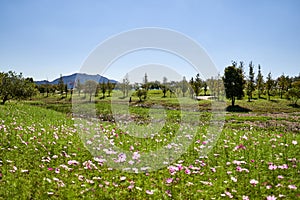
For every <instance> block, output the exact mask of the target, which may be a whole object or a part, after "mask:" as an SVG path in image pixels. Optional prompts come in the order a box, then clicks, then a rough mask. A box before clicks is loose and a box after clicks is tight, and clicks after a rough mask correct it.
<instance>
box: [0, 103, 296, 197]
mask: <svg viewBox="0 0 300 200" xmlns="http://www.w3.org/2000/svg"><path fill="white" fill-rule="evenodd" d="M172 114H174V115H175V114H176V112H175V111H174V112H170V113H169V115H172ZM270 117H272V116H270ZM299 118H300V115H299V113H287V114H285V115H284V117H282V118H281V121H278V123H281V122H282V121H284V122H285V123H286V124H287V125H286V126H288V124H295V123H298V122H299ZM239 119H240V120H239ZM263 119H265V117H264V118H261V116H260V115H259V114H258V115H255V116H254V117H253V118H251V116H247V119H246V117H245V116H243V115H239V114H230V113H227V117H226V123H225V125H224V128H223V131H222V133H221V134H220V137H219V138H218V141H217V143H216V144H215V145H214V146H213V147H211V151H209V153H208V154H203V155H202V153H201V152H203V151H202V149H205V148H207V145H209V141H208V139H207V137H206V136H205V134H203V132H204V129H205V126H207V124H206V123H205V121H206V117H203V118H202V120H203V123H202V124H201V125H199V127H200V128H196V127H193V126H190V127H189V126H186V127H183V128H178V126H179V125H178V122H177V121H176V120H175V118H174V121H172V120H171V121H170V122H167V123H166V125H165V126H164V127H163V129H162V131H161V132H159V133H157V134H154V135H150V136H149V137H148V138H147V139H145V138H135V137H132V136H130V135H129V134H128V133H127V132H126V131H123V130H121V129H118V127H117V126H116V125H115V124H114V123H113V122H108V121H101V123H100V124H98V125H97V126H96V128H97V129H95V126H91V129H92V128H93V130H85V131H86V132H90V133H91V134H90V135H89V134H87V135H84V137H83V136H82V135H80V134H79V132H80V130H82V129H84V128H85V127H80V124H78V123H77V122H76V120H74V118H72V117H71V116H69V115H66V114H64V113H59V112H56V111H53V110H48V109H44V108H40V107H35V106H31V105H27V104H23V103H20V102H18V103H14V102H11V103H8V104H6V105H5V106H3V105H1V106H0V134H1V137H0V188H1V189H0V199H243V200H247V199H268V200H271V199H297V198H300V146H299V145H300V134H299V129H298V130H297V129H296V130H295V129H288V128H285V126H278V128H274V127H273V126H262V125H261V124H259V121H260V120H261V121H263ZM273 120H275V118H273ZM241 122H242V123H241ZM287 122H290V123H287ZM282 124H283V123H282ZM174 127H177V128H176V130H178V131H179V133H180V136H181V137H182V138H185V139H184V140H183V139H179V140H172V138H173V137H174V132H172V130H173V129H174ZM95 130H96V131H95ZM191 131H196V135H195V136H194V137H192V136H191ZM101 139H102V140H101ZM104 139H105V140H104ZM99 140H101V142H99ZM149 141H150V142H149ZM169 141H172V142H171V143H170V145H166V144H168V142H169ZM182 141H188V142H189V146H188V148H187V149H185V152H184V153H183V154H182V155H181V154H180V155H179V156H177V154H179V153H182V152H180V151H181V150H180V147H181V145H182ZM104 142H106V143H109V144H110V145H111V146H116V147H118V149H123V150H124V152H125V151H126V152H128V153H120V152H116V151H114V150H113V149H110V148H106V147H107V146H106V145H105V143H104ZM101 145H102V146H101ZM165 145H166V146H165ZM159 148H164V149H166V151H164V152H168V156H163V155H161V157H163V158H164V159H160V156H159V155H156V156H157V157H153V158H152V159H153V160H151V159H150V160H148V162H149V165H150V164H151V163H153V162H154V161H156V162H163V165H164V167H161V168H159V169H158V170H151V168H149V167H147V166H145V163H146V160H144V161H143V159H144V157H143V156H144V154H145V152H150V151H153V150H155V149H159ZM89 150H90V151H91V152H92V153H91V152H90V151H89ZM98 152H101V153H100V154H99V155H98V154H97V153H98ZM165 158H169V160H166V159H165ZM111 160H113V162H114V163H117V164H118V166H120V165H124V168H123V169H122V170H121V169H116V168H114V167H113V165H112V164H111V163H110V162H112V161H111ZM141 163H142V164H143V165H142V164H141ZM139 164H140V165H139ZM128 166H129V167H128ZM130 166H132V167H130Z"/></svg>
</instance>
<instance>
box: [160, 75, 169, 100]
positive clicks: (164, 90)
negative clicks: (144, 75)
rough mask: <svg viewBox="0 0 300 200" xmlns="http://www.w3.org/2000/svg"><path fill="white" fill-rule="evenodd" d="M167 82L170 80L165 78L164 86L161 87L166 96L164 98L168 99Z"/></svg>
mask: <svg viewBox="0 0 300 200" xmlns="http://www.w3.org/2000/svg"><path fill="white" fill-rule="evenodd" d="M167 82H168V79H167V77H165V76H164V77H163V84H162V85H161V89H162V92H163V94H164V97H166V94H167V91H168V87H167Z"/></svg>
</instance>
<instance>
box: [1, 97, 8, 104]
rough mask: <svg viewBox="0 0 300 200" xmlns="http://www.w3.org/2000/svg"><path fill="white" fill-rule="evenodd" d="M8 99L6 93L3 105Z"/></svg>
mask: <svg viewBox="0 0 300 200" xmlns="http://www.w3.org/2000/svg"><path fill="white" fill-rule="evenodd" d="M7 100H8V96H7V95H5V96H4V97H3V99H2V103H1V104H2V105H4V104H5V102H6V101H7Z"/></svg>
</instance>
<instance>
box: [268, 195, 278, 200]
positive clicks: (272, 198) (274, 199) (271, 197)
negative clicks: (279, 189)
mask: <svg viewBox="0 0 300 200" xmlns="http://www.w3.org/2000/svg"><path fill="white" fill-rule="evenodd" d="M267 200H276V197H275V196H274V195H272V196H267Z"/></svg>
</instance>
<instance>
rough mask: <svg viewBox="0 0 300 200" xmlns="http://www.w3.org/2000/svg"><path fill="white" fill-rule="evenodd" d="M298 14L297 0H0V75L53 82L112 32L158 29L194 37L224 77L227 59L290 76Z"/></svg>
mask: <svg viewBox="0 0 300 200" xmlns="http://www.w3.org/2000/svg"><path fill="white" fill-rule="evenodd" d="M299 9H300V1H297V0H294V1H292V0H286V1H280V0H269V1H268V0H257V1H239V0H210V1H209V0H208V1H201V0H184V1H183V0H175V1H164V0H154V1H143V0H137V1H130V0H128V1H114V0H100V1H97V0H95V1H92V0H87V1H83V0H82V1H76V0H72V1H71V0H70V1H67V0H51V1H50V0H28V1H21V0H12V1H10V0H1V1H0V28H1V29H0V71H8V70H13V71H16V72H18V73H19V72H23V74H24V76H30V77H33V78H34V79H35V80H43V79H47V78H48V79H49V80H53V79H54V78H57V77H59V75H60V74H63V75H67V74H71V73H73V72H77V71H79V70H80V66H81V65H82V63H83V62H84V60H85V59H86V58H87V56H88V55H89V53H90V52H91V51H92V50H93V49H95V47H97V45H99V44H100V43H101V42H103V41H104V40H105V39H107V38H109V37H111V36H112V35H115V34H118V33H120V32H123V31H127V30H130V29H135V28H142V27H161V28H168V29H173V30H176V31H179V32H181V33H183V34H185V35H187V36H189V37H191V38H193V39H194V40H195V41H196V42H198V43H199V44H200V45H201V46H202V47H203V48H204V49H205V50H206V52H207V53H208V55H209V56H210V58H211V59H212V60H213V62H214V63H215V65H216V67H217V68H218V70H219V71H220V72H221V73H223V71H224V68H225V67H226V66H228V65H229V64H230V63H231V60H237V61H240V60H242V61H244V62H245V64H246V66H247V65H248V63H249V62H250V61H251V60H252V61H253V63H254V65H255V67H256V68H255V70H257V65H258V64H260V65H261V67H262V71H263V73H264V75H265V76H266V75H267V73H268V72H270V71H271V72H272V74H273V77H277V76H279V75H281V74H282V73H285V74H286V75H290V76H294V75H298V74H299V72H300V62H299V58H300V12H299ZM120 70H122V69H120ZM123 70H125V71H126V69H123ZM116 71H117V69H116ZM125 71H124V72H125ZM189 73H190V74H189ZM184 75H186V76H187V77H188V78H189V77H190V76H191V75H193V74H191V72H187V74H184ZM108 76H111V77H110V78H117V77H113V76H114V73H112V74H108Z"/></svg>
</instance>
